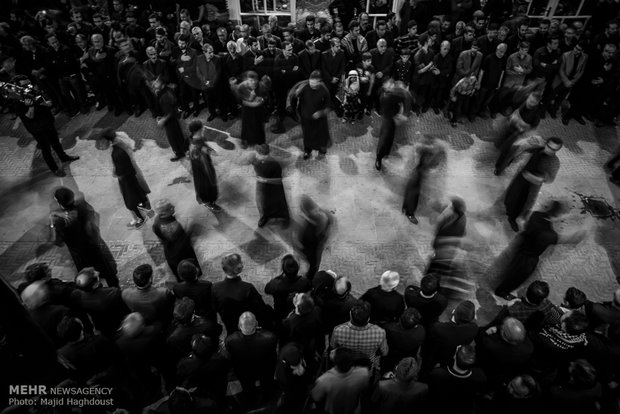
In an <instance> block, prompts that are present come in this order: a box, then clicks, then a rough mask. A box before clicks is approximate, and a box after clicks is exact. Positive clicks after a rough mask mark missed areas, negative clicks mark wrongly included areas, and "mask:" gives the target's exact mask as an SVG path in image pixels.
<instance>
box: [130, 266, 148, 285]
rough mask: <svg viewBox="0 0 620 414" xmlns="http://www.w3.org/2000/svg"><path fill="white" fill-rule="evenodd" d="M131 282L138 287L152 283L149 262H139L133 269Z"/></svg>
mask: <svg viewBox="0 0 620 414" xmlns="http://www.w3.org/2000/svg"><path fill="white" fill-rule="evenodd" d="M133 283H134V284H135V285H136V287H137V288H138V289H146V288H148V287H150V286H151V284H152V283H153V268H152V267H151V265H150V264H141V265H140V266H138V267H136V268H135V270H134V271H133Z"/></svg>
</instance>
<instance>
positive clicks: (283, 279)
mask: <svg viewBox="0 0 620 414" xmlns="http://www.w3.org/2000/svg"><path fill="white" fill-rule="evenodd" d="M281 266H282V273H281V274H280V275H279V276H276V277H275V278H273V279H271V280H270V281H269V282H267V284H266V285H265V294H267V295H272V296H273V309H274V311H275V315H276V318H277V320H278V321H281V320H282V319H284V318H286V317H287V315H288V314H289V313H290V312H291V311H292V310H293V308H294V307H293V296H294V295H295V294H296V293H305V292H309V291H310V290H311V289H312V286H311V283H310V281H309V280H308V279H306V278H305V277H304V276H301V275H299V263H298V262H297V260H295V257H294V256H293V255H292V254H287V255H286V256H284V257H283V258H282V261H281Z"/></svg>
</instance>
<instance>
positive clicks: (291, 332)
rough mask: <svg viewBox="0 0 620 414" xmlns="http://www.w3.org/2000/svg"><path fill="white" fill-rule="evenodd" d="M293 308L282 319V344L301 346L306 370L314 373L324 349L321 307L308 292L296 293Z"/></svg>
mask: <svg viewBox="0 0 620 414" xmlns="http://www.w3.org/2000/svg"><path fill="white" fill-rule="evenodd" d="M293 305H294V309H293V311H292V312H291V313H290V315H288V317H287V318H286V319H284V320H283V321H282V335H281V337H280V339H281V342H280V343H282V344H285V343H288V342H294V343H296V344H298V345H299V346H300V347H301V350H302V353H303V357H304V359H305V361H306V364H307V367H308V370H309V371H310V372H311V373H314V372H315V370H316V368H317V365H318V364H317V361H318V358H319V356H320V355H322V354H323V350H324V349H325V332H324V330H323V325H322V323H321V309H320V308H319V307H317V306H315V304H314V300H313V299H312V297H311V296H310V294H309V293H296V294H295V296H294V297H293Z"/></svg>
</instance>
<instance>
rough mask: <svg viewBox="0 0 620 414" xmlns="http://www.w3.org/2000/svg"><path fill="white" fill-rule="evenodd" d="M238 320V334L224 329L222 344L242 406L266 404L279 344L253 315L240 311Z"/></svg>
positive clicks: (271, 386)
mask: <svg viewBox="0 0 620 414" xmlns="http://www.w3.org/2000/svg"><path fill="white" fill-rule="evenodd" d="M227 257H230V256H227ZM224 259H226V258H224ZM218 283H222V282H217V283H216V284H215V285H214V293H215V292H216V286H217V285H218ZM243 283H245V282H243ZM257 294H258V292H257ZM259 297H260V296H259ZM261 300H262V299H261ZM227 319H228V318H227ZM238 320H239V323H238V326H239V331H236V332H233V330H229V329H228V328H227V329H226V331H227V333H228V336H227V337H226V340H225V342H224V343H225V346H226V350H227V351H228V353H229V354H230V359H231V361H232V366H233V370H234V372H235V376H236V377H237V378H238V379H239V382H240V383H241V388H242V389H243V397H244V402H245V405H246V407H247V408H254V407H255V406H256V405H258V404H259V403H260V402H263V403H266V402H267V401H268V400H269V398H270V397H271V394H272V392H273V376H274V370H275V365H276V358H277V355H276V346H277V342H278V341H277V338H276V336H275V335H274V334H273V333H271V332H269V331H266V330H263V329H260V328H259V327H258V322H257V320H256V317H255V316H254V314H253V313H252V312H243V313H242V314H241V315H240V316H239V317H238ZM256 382H259V383H260V389H257V387H256Z"/></svg>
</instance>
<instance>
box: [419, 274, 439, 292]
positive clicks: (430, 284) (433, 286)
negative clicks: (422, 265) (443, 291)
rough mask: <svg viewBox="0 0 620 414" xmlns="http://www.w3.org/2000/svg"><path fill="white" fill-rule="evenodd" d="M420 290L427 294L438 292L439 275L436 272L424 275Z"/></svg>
mask: <svg viewBox="0 0 620 414" xmlns="http://www.w3.org/2000/svg"><path fill="white" fill-rule="evenodd" d="M420 290H421V291H422V293H423V294H424V295H425V296H430V295H434V294H435V293H437V291H438V290H439V277H437V276H436V275H434V274H430V275H426V276H424V277H423V278H422V280H421V281H420Z"/></svg>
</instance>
